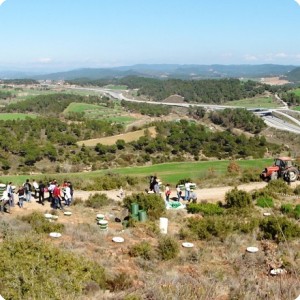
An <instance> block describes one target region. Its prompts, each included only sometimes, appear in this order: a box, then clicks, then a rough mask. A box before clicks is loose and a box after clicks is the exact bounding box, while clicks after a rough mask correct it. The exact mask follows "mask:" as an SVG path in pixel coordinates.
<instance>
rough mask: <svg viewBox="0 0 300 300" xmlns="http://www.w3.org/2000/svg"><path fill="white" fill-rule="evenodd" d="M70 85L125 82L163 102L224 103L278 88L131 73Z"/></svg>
mask: <svg viewBox="0 0 300 300" xmlns="http://www.w3.org/2000/svg"><path fill="white" fill-rule="evenodd" d="M69 83H70V84H80V85H95V86H100V87H102V86H105V85H108V84H113V83H114V84H122V85H126V86H127V87H128V88H129V89H138V93H137V95H138V96H145V97H147V98H148V99H152V100H154V101H161V100H164V99H166V98H167V97H169V96H171V95H174V94H177V95H180V96H182V97H184V101H186V102H194V103H214V104H221V103H224V102H227V101H232V100H239V99H244V98H251V97H254V96H256V95H259V94H262V93H263V92H265V91H274V89H275V88H274V87H271V86H268V85H265V84H261V83H258V82H255V81H250V80H249V81H240V80H238V79H218V80H216V79H206V80H180V79H169V80H159V79H154V78H144V77H136V76H129V77H124V78H121V79H113V80H104V79H101V80H93V81H91V80H85V79H79V80H73V81H69Z"/></svg>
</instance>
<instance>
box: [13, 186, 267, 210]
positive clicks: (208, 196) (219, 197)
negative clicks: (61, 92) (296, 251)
mask: <svg viewBox="0 0 300 300" xmlns="http://www.w3.org/2000/svg"><path fill="white" fill-rule="evenodd" d="M264 186H266V183H265V182H255V183H249V184H243V185H239V186H238V189H241V190H244V191H247V192H249V191H253V190H255V189H260V188H263V187H264ZM231 189H233V187H232V186H224V187H215V188H202V189H196V190H195V193H196V195H197V199H198V202H200V201H204V200H206V201H208V202H218V201H224V199H225V194H226V193H227V192H228V191H230V190H231ZM95 193H103V194H106V195H107V196H108V197H109V198H111V199H113V200H115V201H121V198H120V196H119V191H118V190H111V191H75V194H74V196H75V198H81V199H82V200H83V201H85V200H87V199H88V198H89V196H90V195H93V194H95ZM125 193H126V195H130V194H131V193H132V192H130V191H125ZM45 196H46V197H47V196H48V195H45ZM175 196H176V191H175V189H173V190H172V192H171V198H172V197H175ZM15 198H16V199H17V197H15ZM15 202H17V201H15ZM50 209H51V208H50V203H49V202H47V201H45V205H44V206H42V205H41V204H39V203H38V202H37V201H36V199H34V198H32V201H31V203H24V208H23V209H20V208H19V207H17V206H15V207H14V208H12V213H13V214H14V215H15V214H16V215H20V214H24V213H29V212H31V211H33V210H39V211H42V212H46V211H49V210H50Z"/></svg>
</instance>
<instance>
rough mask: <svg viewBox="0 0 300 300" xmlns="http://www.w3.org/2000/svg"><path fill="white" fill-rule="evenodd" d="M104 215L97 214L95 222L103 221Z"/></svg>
mask: <svg viewBox="0 0 300 300" xmlns="http://www.w3.org/2000/svg"><path fill="white" fill-rule="evenodd" d="M104 217H105V216H104V215H103V214H97V216H96V218H97V221H101V220H104Z"/></svg>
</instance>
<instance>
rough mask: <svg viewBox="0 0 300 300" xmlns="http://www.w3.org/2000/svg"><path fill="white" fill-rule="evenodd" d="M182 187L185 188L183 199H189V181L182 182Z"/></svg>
mask: <svg viewBox="0 0 300 300" xmlns="http://www.w3.org/2000/svg"><path fill="white" fill-rule="evenodd" d="M184 188H185V194H184V200H187V201H189V200H190V192H191V183H190V182H189V181H187V182H186V183H185V184H184Z"/></svg>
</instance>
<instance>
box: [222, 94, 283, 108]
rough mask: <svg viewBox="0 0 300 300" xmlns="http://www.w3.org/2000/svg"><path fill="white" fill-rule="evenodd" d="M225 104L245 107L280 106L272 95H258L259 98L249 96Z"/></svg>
mask: <svg viewBox="0 0 300 300" xmlns="http://www.w3.org/2000/svg"><path fill="white" fill-rule="evenodd" d="M224 104H225V105H233V106H241V107H245V108H256V107H261V108H276V107H279V105H278V103H276V101H274V100H273V99H272V98H271V97H258V98H248V99H243V100H236V101H228V102H225V103H224Z"/></svg>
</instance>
